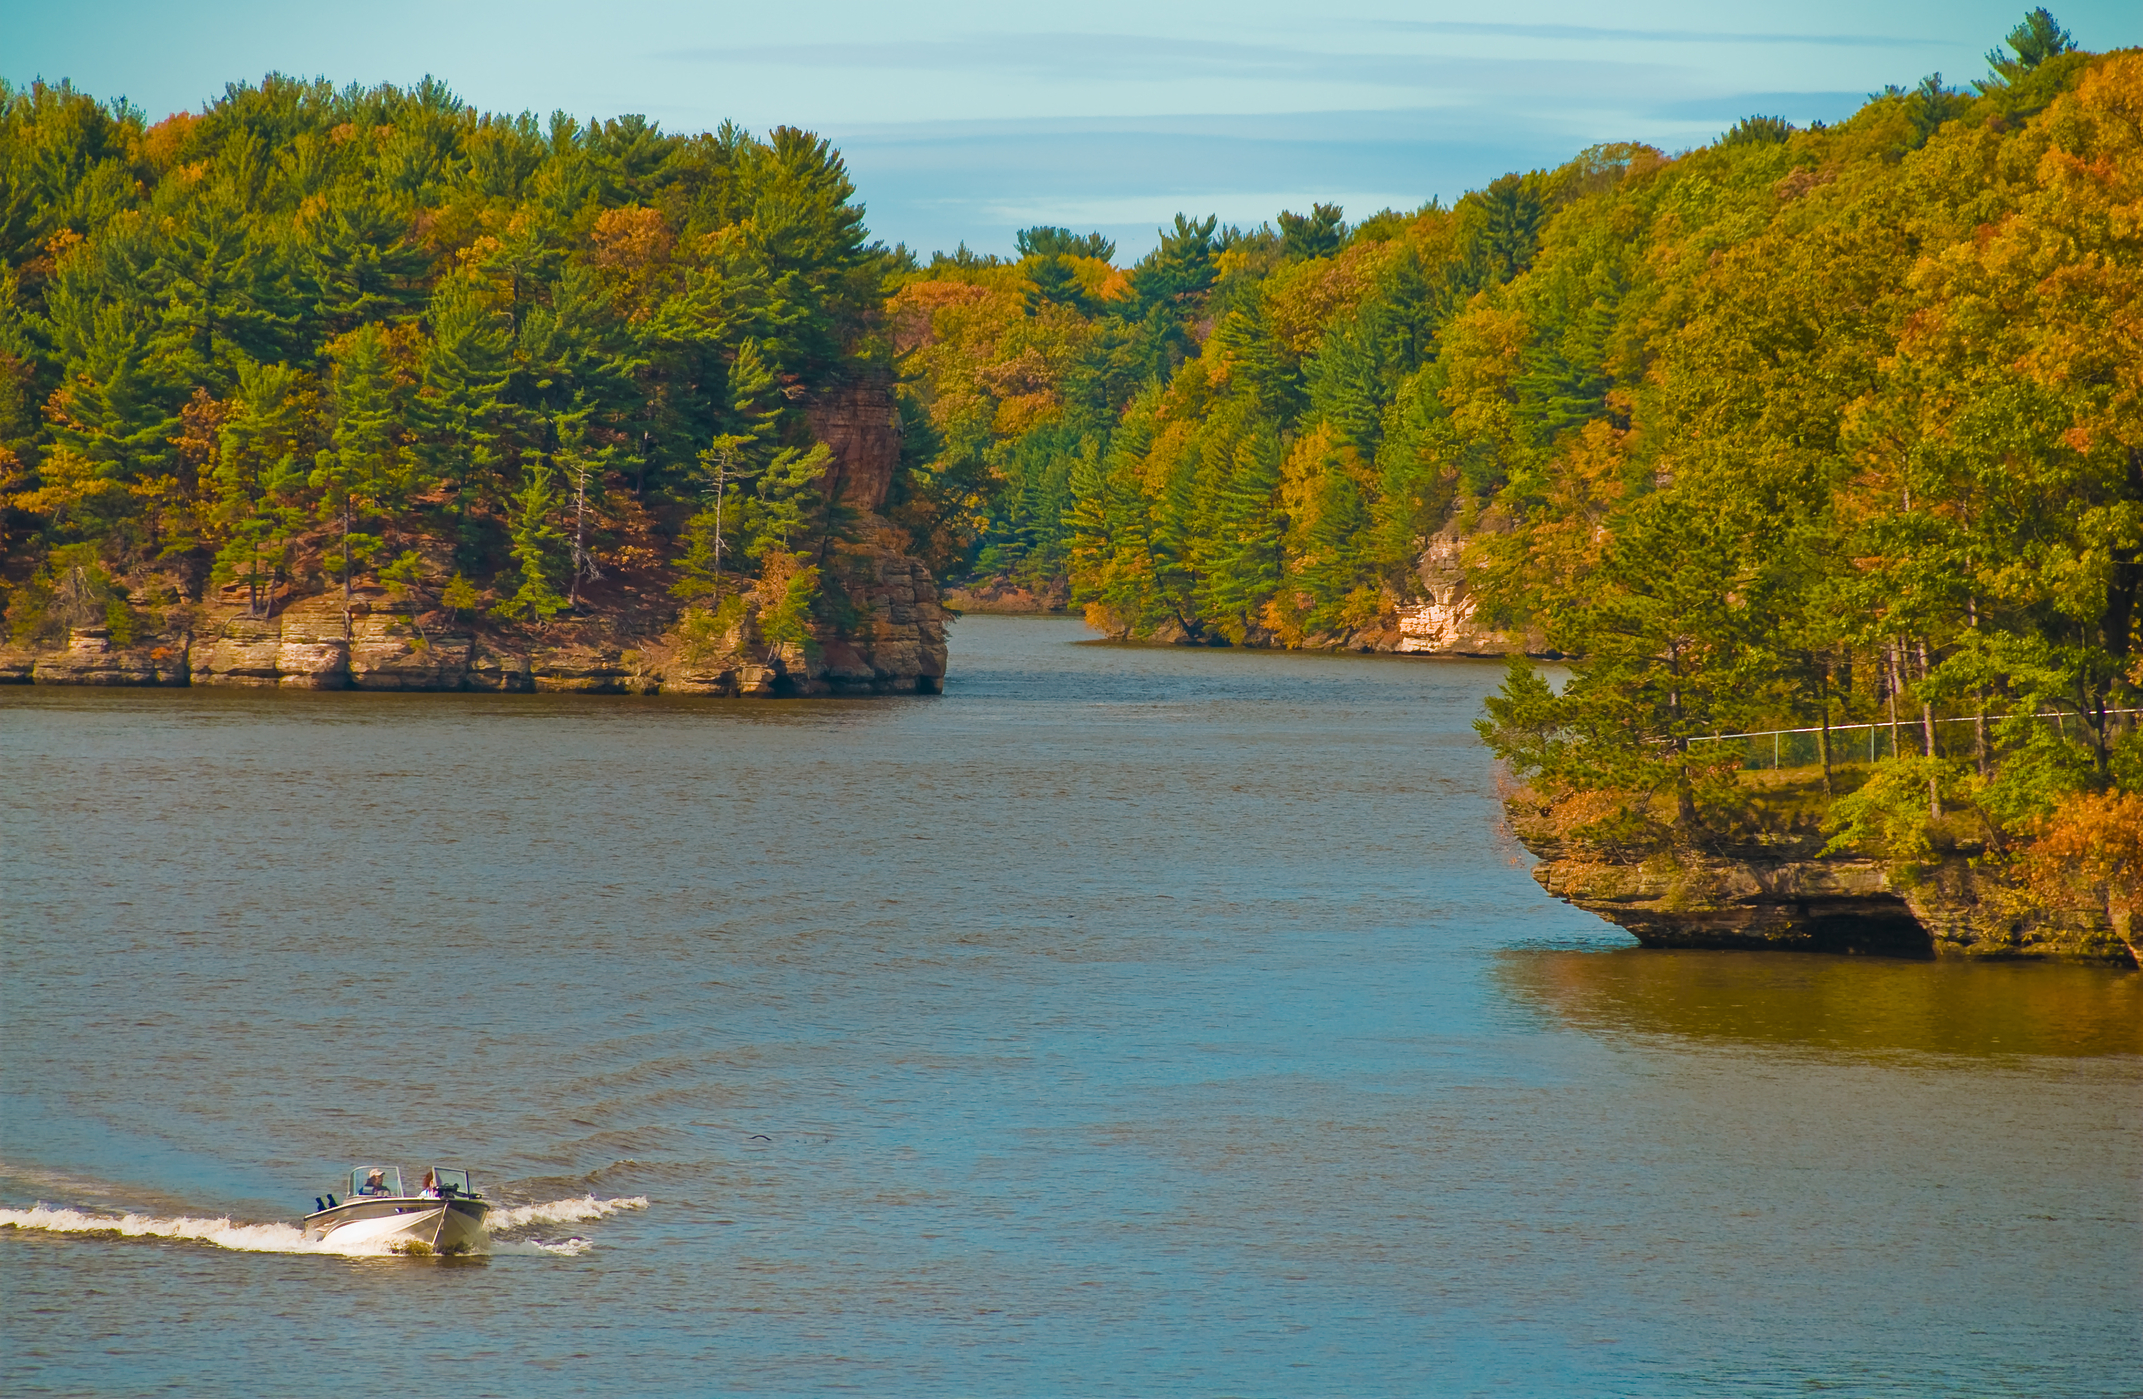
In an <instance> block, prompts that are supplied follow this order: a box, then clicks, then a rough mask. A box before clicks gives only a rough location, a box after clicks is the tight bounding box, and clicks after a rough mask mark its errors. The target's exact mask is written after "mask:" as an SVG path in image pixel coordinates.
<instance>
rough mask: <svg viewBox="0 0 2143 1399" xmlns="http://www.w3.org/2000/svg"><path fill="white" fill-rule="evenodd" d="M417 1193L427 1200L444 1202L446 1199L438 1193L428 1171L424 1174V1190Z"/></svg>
mask: <svg viewBox="0 0 2143 1399" xmlns="http://www.w3.org/2000/svg"><path fill="white" fill-rule="evenodd" d="M417 1193H418V1194H419V1195H420V1196H422V1197H423V1198H424V1199H427V1200H444V1199H445V1198H446V1196H445V1195H443V1194H441V1193H440V1190H439V1186H438V1185H437V1184H436V1183H435V1182H434V1181H433V1180H432V1173H431V1172H430V1171H426V1172H425V1173H424V1189H422V1190H421V1191H419V1192H417Z"/></svg>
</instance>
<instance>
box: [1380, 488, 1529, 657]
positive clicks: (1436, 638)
mask: <svg viewBox="0 0 2143 1399" xmlns="http://www.w3.org/2000/svg"><path fill="white" fill-rule="evenodd" d="M1466 539H1467V537H1466V535H1464V534H1463V533H1461V532H1460V530H1459V527H1458V522H1457V521H1455V520H1454V521H1453V522H1451V523H1450V524H1447V525H1445V526H1444V527H1443V528H1442V529H1440V530H1438V531H1437V532H1436V533H1435V534H1433V535H1431V536H1430V537H1429V540H1428V543H1427V544H1426V546H1424V547H1423V549H1422V551H1421V561H1420V563H1419V564H1417V565H1416V567H1415V572H1416V574H1417V575H1418V576H1419V577H1420V579H1421V590H1422V592H1423V594H1424V595H1425V596H1424V600H1423V601H1421V602H1419V603H1416V604H1414V605H1413V606H1410V607H1403V608H1401V609H1400V610H1399V638H1398V642H1397V644H1396V645H1395V646H1394V647H1393V648H1392V649H1393V650H1395V651H1402V652H1407V653H1413V654H1421V655H1443V656H1503V655H1508V654H1509V653H1510V652H1512V651H1514V650H1523V649H1525V648H1524V647H1523V646H1521V645H1519V644H1518V643H1515V642H1513V640H1512V639H1511V638H1510V637H1509V636H1507V635H1505V634H1504V633H1503V632H1500V631H1496V630H1494V629H1493V628H1491V627H1487V626H1483V625H1481V624H1480V623H1479V622H1478V621H1476V620H1475V615H1474V614H1475V611H1476V609H1477V608H1478V607H1479V602H1478V600H1477V599H1476V598H1475V597H1474V595H1473V592H1472V589H1471V588H1470V587H1469V586H1468V585H1467V581H1466V566H1465V561H1464V553H1465V548H1466Z"/></svg>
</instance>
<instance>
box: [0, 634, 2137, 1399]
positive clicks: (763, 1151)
mask: <svg viewBox="0 0 2143 1399" xmlns="http://www.w3.org/2000/svg"><path fill="white" fill-rule="evenodd" d="M1085 636H1086V633H1085V632H1084V630H1083V629H1082V628H1080V627H1079V626H1078V625H1077V624H1075V623H1066V622H1054V621H1039V620H1022V619H1008V618H988V617H970V618H967V619H965V620H963V621H961V622H960V623H959V624H958V625H957V627H956V628H955V629H954V650H953V664H952V677H951V680H950V682H949V684H948V686H947V691H946V693H945V694H944V695H943V696H941V697H935V698H903V699H873V700H856V701H840V700H831V701H796V702H753V701H744V702H725V701H701V700H680V701H668V700H659V699H628V698H618V699H607V698H580V697H540V696H529V697H516V696H489V695H482V696H479V695H366V694H343V695H315V694H277V693H268V694H259V693H243V692H237V693H234V692H215V691H203V690H182V691H169V692H148V691H131V692H112V693H97V692H89V691H64V690H63V691H54V690H43V689H17V690H11V691H7V692H4V693H0V773H4V780H5V790H6V800H5V803H4V805H0V878H4V895H5V898H4V903H0V918H4V921H5V928H4V954H0V955H4V964H0V976H4V982H0V1010H4V1020H0V1073H4V1087H5V1097H4V1100H0V1103H4V1106H0V1207H5V1208H4V1210H0V1290H4V1293H5V1298H4V1302H5V1305H4V1315H0V1389H4V1390H5V1392H7V1393H8V1394H11V1395H30V1394H69V1395H76V1394H148V1393H158V1394H166V1393H168V1394H221V1393H231V1392H245V1393H263V1394H265V1393H275V1394H286V1395H323V1396H324V1395H338V1396H340V1395H349V1394H369V1393H403V1394H427V1393H442V1392H455V1393H466V1394H508V1395H566V1394H687V1393H710V1394H711V1393H740V1394H819V1393H827V1392H848V1391H861V1392H865V1393H872V1394H887V1395H896V1394H898V1395H951V1394H960V1395H1058V1394H1062V1395H1071V1394H1080V1395H1086V1394H1093V1395H1149V1394H1213V1395H1218V1394H1245V1395H1253V1394H1254V1395H1415V1394H1473V1393H1488V1392H1496V1393H1512V1392H1517V1393H1540V1392H1563V1393H1589V1394H1619V1395H1651V1394H1660V1395H1688V1394H1736V1395H1743V1394H1789V1393H1790V1394H1802V1393H1805V1392H1807V1391H1810V1390H1815V1389H1824V1390H1830V1391H1836V1392H1842V1393H1848V1394H1898V1395H1916V1396H1917V1395H1936V1394H1960V1395H1962V1394H1974V1395H1984V1394H2030V1395H2104V1394H2109V1393H2121V1392H2133V1391H2135V1390H2136V1389H2137V1388H2138V1387H2139V1386H2143V1371H2139V1368H2138V1362H2137V1356H2138V1354H2139V1353H2143V1349H2139V1345H2143V1335H2139V1321H2138V1282H2139V1278H2143V1217H2139V1216H2143V1210H2139V1199H2138V1181H2139V1178H2143V1125H2139V1124H2143V1114H2139V1111H2138V1109H2139V1107H2143V989H2139V988H2143V979H2139V978H2138V977H2137V976H2135V975H2134V974H2124V973H2118V972H2110V971H2103V970H2098V969H2089V968H2071V967H2030V966H1957V965H1950V964H1942V963H1929V964H1921V963H1909V962H1885V961H1876V960H1865V959H1834V958H1824V957H1809V956H1791V955H1783V954H1773V955H1762V954H1740V953H1648V952H1641V951H1638V950H1635V949H1634V948H1633V947H1632V946H1631V945H1630V944H1629V942H1628V940H1627V939H1626V938H1624V937H1623V936H1622V935H1620V934H1619V933H1617V932H1616V931H1615V930H1614V929H1612V928H1610V927H1608V926H1607V925H1605V924H1603V923H1600V922H1598V921H1597V920H1594V919H1592V918H1591V917H1589V916H1588V915H1585V914H1582V913H1579V912H1576V911H1574V910H1572V909H1569V908H1567V907H1565V906H1563V905H1561V904H1558V903H1556V902H1554V901H1552V900H1550V899H1549V898H1547V897H1546V896H1545V895H1544V894H1542V893H1541V892H1540V891H1539V889H1538V888H1537V887H1536V886H1535V885H1534V884H1533V882H1532V880H1531V879H1530V878H1528V876H1527V873H1526V863H1527V860H1526V857H1525V856H1524V854H1523V852H1522V851H1520V850H1518V849H1517V848H1516V847H1515V846H1513V845H1512V844H1510V843H1509V841H1508V839H1507V837H1504V836H1502V835H1501V834H1499V828H1498V825H1497V820H1496V812H1497V808H1496V804H1495V775H1494V772H1493V770H1492V768H1491V765H1490V763H1489V761H1488V758H1487V756H1486V754H1485V752H1484V751H1483V750H1482V749H1481V747H1480V746H1479V744H1478V743H1477V742H1476V740H1475V739H1474V737H1473V735H1472V733H1471V731H1470V727H1469V726H1470V724H1471V721H1472V720H1473V719H1474V717H1475V716H1476V715H1477V714H1478V712H1479V707H1480V699H1481V696H1482V695H1483V694H1484V693H1485V692H1487V691H1488V690H1489V689H1490V688H1492V687H1493V685H1494V684H1495V683H1496V680H1497V676H1498V674H1499V670H1498V668H1497V667H1495V666H1492V665H1484V664H1470V663H1463V662H1458V663H1453V662H1431V661H1406V660H1393V659H1382V660H1371V659H1359V658H1335V657H1316V656H1298V655H1250V654H1240V653H1229V652H1209V651H1190V650H1180V649H1178V650H1168V649H1135V648H1124V647H1112V646H1104V645H1098V644H1092V643H1085V644H1082V638H1084V637H1085ZM373 1159H381V1160H388V1161H398V1162H400V1163H401V1164H402V1165H403V1167H404V1168H405V1170H408V1169H412V1168H414V1169H417V1170H421V1169H422V1167H423V1166H424V1165H426V1164H430V1163H433V1162H439V1163H443V1164H448V1165H461V1166H466V1167H468V1168H469V1169H471V1170H473V1171H474V1172H475V1173H476V1175H477V1178H478V1182H479V1184H480V1185H483V1186H485V1187H486V1188H487V1189H488V1191H489V1193H490V1194H491V1195H492V1196H493V1197H494V1198H495V1199H496V1200H498V1201H499V1202H500V1203H501V1204H502V1205H511V1206H513V1207H514V1213H512V1214H510V1215H505V1216H502V1220H501V1223H502V1227H501V1228H500V1229H499V1230H498V1231H497V1232H498V1235H499V1243H498V1246H497V1251H496V1252H495V1253H494V1254H492V1255H491V1256H489V1257H485V1258H479V1259H465V1260H414V1259H405V1258H386V1257H347V1256H340V1255H323V1254H320V1253H318V1252H314V1251H311V1250H310V1246H308V1245H304V1244H302V1243H300V1242H298V1241H297V1235H296V1231H295V1230H293V1229H291V1228H290V1227H289V1225H288V1221H290V1220H292V1219H294V1218H296V1217H297V1216H298V1215H300V1214H302V1213H303V1212H304V1210H306V1209H307V1208H310V1202H311V1200H312V1197H313V1196H315V1195H317V1194H320V1193H322V1192H323V1191H325V1190H328V1189H331V1188H334V1187H335V1180H336V1176H337V1175H338V1173H340V1172H342V1171H344V1170H346V1169H347V1168H348V1167H349V1166H350V1165H351V1164H353V1163H357V1162H359V1161H368V1160H373Z"/></svg>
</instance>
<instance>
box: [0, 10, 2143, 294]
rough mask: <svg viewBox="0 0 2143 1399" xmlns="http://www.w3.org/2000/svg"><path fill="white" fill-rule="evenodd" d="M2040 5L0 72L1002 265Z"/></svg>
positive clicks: (1685, 110) (831, 21) (220, 16)
mask: <svg viewBox="0 0 2143 1399" xmlns="http://www.w3.org/2000/svg"><path fill="white" fill-rule="evenodd" d="M2024 8H2025V6H2024V5H2023V4H2022V3H2021V0H1942V2H1941V3H1932V2H1931V0H1900V2H1899V3H1884V2H1883V0H1873V2H1872V3H1857V4H1856V3H1845V0H1807V2H1806V3H1801V4H1796V5H1791V6H1781V5H1776V4H1772V5H1763V6H1756V5H1745V6H1739V5H1726V4H1718V3H1712V4H1702V3H1682V2H1679V0H1676V2H1673V3H1647V4H1620V5H1605V4H1590V5H1586V4H1576V3H1567V2H1566V0H1545V2H1542V3H1533V2H1531V0H1510V3H1504V4H1500V5H1496V6H1494V7H1493V8H1484V7H1483V6H1482V5H1480V4H1478V3H1473V4H1467V3H1457V2H1456V0H1417V2H1416V3H1412V4H1401V3H1382V0H1371V2H1368V3H1355V2H1354V0H1343V2H1342V3H1336V4H1327V5H1322V6H1316V5H1304V4H1295V5H1280V4H1274V3H1269V0H1238V3H1228V4H1222V3H1215V2H1214V0H1187V2H1186V3H1173V4H1171V3H1166V0H1160V2H1159V3H1155V2H1154V0H1149V3H1144V4H1134V3H1121V0H1090V2H1089V3H1084V4H1081V5H1078V6H1063V7H1054V8H1049V9H1043V8H1040V7H1034V8H1015V7H1009V6H1005V5H1002V4H999V5H991V6H984V5H980V4H968V3H955V4H932V5H908V6H897V5H888V4H883V3H877V4H871V3H858V0H805V2H803V3H789V4H767V3H764V0H761V2H760V3H756V4H751V5H745V4H735V3H708V2H707V0H699V2H698V3H693V2H692V0H639V2H638V3H617V4H608V5H605V4H600V3H594V4H591V3H571V4H567V3H554V0H533V2H532V3H499V2H498V0H476V2H475V3H452V2H451V0H430V3H413V2H412V0H374V3H369V4H366V5H364V6H362V7H358V6H352V5H347V4H334V5H329V4H319V3H309V0H278V3H262V2H261V0H231V2H230V3H221V4H213V3H212V4H205V5H204V4H196V5H182V4H174V3H171V0H161V2H160V3H144V2H143V0H76V3H73V4H64V5H55V4H50V3H43V2H42V0H41V2H40V3H36V4H34V5H33V4H30V3H27V2H26V0H0V13H4V14H5V21H4V23H0V74H4V75H5V76H6V77H7V78H8V79H10V80H11V81H14V82H17V83H21V82H25V81H27V80H29V79H30V78H32V77H36V76H40V75H41V76H43V77H46V78H54V79H56V78H59V77H62V76H65V77H69V78H72V79H73V80H74V82H75V84H76V85H77V86H78V87H81V88H84V89H86V90H88V91H90V92H94V93H97V94H99V95H101V96H116V95H124V96H126V97H129V98H131V99H132V100H133V101H135V102H136V103H138V104H140V105H141V106H142V107H144V108H146V109H147V110H148V111H149V112H150V113H151V115H152V117H155V116H162V115H163V114H165V113H167V112H170V111H175V110H178V109H180V108H190V107H197V106H199V105H200V104H201V102H202V101H203V100H204V99H206V98H207V97H209V96H210V95H212V94H214V93H217V92H220V91H221V90H222V87H223V85H224V83H226V82H228V81H231V80H233V79H240V78H245V79H257V78H258V77H259V76H260V75H261V74H262V73H264V72H267V71H269V70H271V69H278V70H281V71H283V72H288V73H295V74H301V75H305V76H313V75H316V74H324V75H326V76H328V77H330V78H333V79H334V80H336V81H337V82H347V81H352V80H354V81H359V82H364V83H372V82H377V81H381V80H392V81H395V82H404V83H406V82H410V81H413V80H415V79H416V78H419V77H421V76H423V75H424V74H426V73H431V74H435V75H437V76H438V77H440V78H443V79H445V80H446V81H447V82H448V83H449V84H451V85H452V86H453V88H454V89H455V91H457V92H458V93H460V94H461V95H462V96H463V97H464V98H466V99H468V100H469V101H471V102H473V103H475V104H477V105H479V106H482V107H485V108H491V109H505V110H513V111H518V110H521V109H524V108H526V109H531V110H534V111H537V112H539V113H548V112H550V111H551V110H553V109H556V108H564V109H565V110H567V111H570V112H573V113H575V114H577V115H580V116H582V117H586V116H590V115H601V116H614V115H616V114H618V113H621V112H642V113H645V114H647V115H648V116H650V117H653V118H655V119H656V120H658V121H660V122H661V123H662V124H663V126H664V127H666V128H669V129H672V130H679V129H691V130H698V129H704V128H707V127H711V126H714V125H717V124H719V123H720V122H721V121H722V120H723V119H725V118H731V119H734V120H736V121H738V122H741V123H743V124H745V125H747V126H750V127H753V128H757V129H764V128H766V127H768V126H771V125H774V124H776V123H781V122H787V123H790V124H792V125H797V126H805V127H809V128H811V129H813V130H816V131H820V132H822V133H824V134H826V135H829V136H831V137H833V138H834V140H835V141H836V142H837V143H838V144H839V145H840V147H841V149H842V150H843V151H844V152H845V153H846V154H847V157H848V160H849V165H850V168H851V170H852V171H853V173H854V176H855V179H856V183H857V185H858V187H859V189H860V191H861V197H862V199H863V201H864V203H865V204H866V205H867V207H868V209H869V214H870V224H871V228H872V230H873V231H874V232H875V233H877V234H878V235H879V236H881V237H883V238H885V239H886V240H887V241H888V242H892V241H904V242H906V243H908V244H909V245H910V246H912V247H916V248H918V249H920V250H922V251H923V252H925V253H928V252H929V251H930V250H932V249H934V248H948V249H949V248H951V247H952V246H953V245H954V244H956V243H958V242H960V241H962V240H965V241H966V242H967V243H968V245H969V246H970V247H974V248H977V249H979V250H983V251H997V252H1007V251H1010V249H1011V245H1012V234H1013V231H1014V230H1016V229H1018V228H1022V227H1025V226H1027V225H1029V224H1035V223H1054V224H1069V225H1073V226H1075V227H1077V228H1079V229H1081V230H1082V231H1083V230H1085V229H1089V228H1099V229H1101V230H1103V231H1104V232H1106V233H1108V234H1110V235H1111V236H1112V237H1115V238H1116V239H1117V240H1118V242H1119V244H1120V256H1122V257H1126V258H1128V257H1130V256H1136V255H1137V254H1139V253H1141V252H1143V251H1145V250H1146V249H1147V248H1149V247H1151V246H1152V243H1153V237H1154V233H1153V230H1154V226H1155V225H1156V224H1158V223H1162V222H1165V221H1167V220H1168V218H1169V217H1170V216H1171V215H1172V214H1174V213H1175V212H1176V211H1177V210H1179V209H1181V210H1185V211H1188V212H1193V213H1218V214H1219V215H1220V216H1221V218H1222V219H1223V220H1224V221H1227V222H1233V223H1256V222H1258V221H1260V220H1264V219H1268V218H1271V217H1272V216H1273V215H1274V214H1275V213H1276V212H1277V211H1279V210H1280V209H1282V208H1295V209H1302V208H1306V207H1307V206H1308V205H1309V203H1310V202H1311V201H1312V200H1317V199H1322V200H1326V201H1328V202H1337V203H1340V204H1343V205H1345V206H1346V208H1347V210H1348V213H1349V215H1350V217H1359V216H1360V215H1363V214H1367V213H1370V212H1373V211H1375V210H1376V209H1379V208H1382V207H1385V206H1387V205H1390V206H1395V207H1402V208H1411V207H1414V206H1417V205H1419V204H1421V203H1422V202H1424V201H1425V200H1427V199H1428V198H1429V197H1431V196H1432V195H1433V196H1439V197H1441V198H1443V199H1444V200H1446V201H1449V200H1451V199H1454V198H1456V197H1457V196H1459V195H1461V194H1463V193H1465V191H1467V190H1469V189H1474V188H1478V187H1479V186H1481V185H1483V184H1485V183H1487V182H1488V181H1489V180H1491V179H1493V178H1495V176H1497V175H1498V174H1501V173H1502V172H1504V171H1505V170H1511V169H1524V168H1530V167H1533V166H1538V165H1552V164H1555V163H1558V162H1560V161H1561V160H1563V159H1566V158H1567V157H1568V156H1569V155H1571V154H1572V153H1574V152H1575V151H1577V150H1579V149H1581V148H1583V147H1584V146H1587V145H1590V144H1593V143H1594V142H1598V141H1610V140H1642V141H1649V142H1652V143H1653V144H1655V145H1659V146H1663V147H1665V148H1667V149H1668V150H1670V151H1671V150H1679V149H1683V148H1686V147H1689V146H1692V145H1696V144H1700V143H1702V142H1705V141H1708V140H1710V139H1711V138H1712V137H1713V136H1714V135H1716V134H1717V133H1718V132H1719V131H1720V130H1721V129H1723V128H1724V127H1726V126H1728V125H1730V124H1731V123H1732V122H1733V121H1734V120H1735V119H1737V118H1739V117H1742V116H1746V115H1749V114H1751V113H1758V112H1761V113H1767V114H1774V115H1779V116H1784V117H1787V118H1789V119H1791V120H1793V121H1796V122H1805V121H1808V120H1810V119H1812V118H1825V119H1835V118H1837V117H1841V116H1844V115H1845V114H1847V113H1848V112H1850V111H1851V110H1852V109H1853V108H1854V107H1855V106H1857V105H1858V104H1859V102H1860V101H1861V100H1862V99H1863V97H1864V95H1865V94H1866V93H1867V92H1869V91H1870V90H1872V89H1877V88H1880V87H1881V86H1882V85H1883V84H1884V83H1888V82H1895V83H1901V84H1909V83H1913V82H1916V81H1918V80H1919V78H1920V77H1921V76H1923V75H1924V74H1926V73H1929V72H1933V71H1938V70H1939V71H1940V72H1941V73H1943V75H1944V76H1945V78H1946V79H1947V80H1948V81H1950V82H1952V83H1957V84H1961V83H1963V82H1964V81H1966V80H1967V79H1969V78H1972V77H1976V76H1980V75H1982V74H1983V73H1984V72H1985V66H1986V65H1985V61H1984V59H1983V57H1982V55H1983V54H1984V53H1985V51H1986V50H1987V49H1988V48H1989V47H1991V46H1993V45H1994V44H1996V43H1997V42H1999V40H2000V37H2001V36H2002V35H2003V34H2004V33H2006V32H2007V31H2008V30H2009V28H2010V27H2011V26H2012V25H2014V24H2015V23H2016V21H2017V19H2018V18H2019V17H2020V15H2021V13H2022V11H2023V10H2024ZM2052 8H2053V9H2054V12H2055V14H2056V15H2057V16H2058V17H2059V18H2060V20H2061V22H2062V23H2063V24H2064V25H2065V26H2067V28H2068V29H2069V30H2070V31H2071V32H2072V33H2074V34H2075V36H2076V39H2077V41H2078V42H2079V43H2080V44H2082V45H2084V46H2085V47H2087V48H2092V49H2109V48H2117V47H2122V46H2125V45H2133V44H2138V43H2143V5H2138V4H2136V3H2135V0H2090V3H2087V4H2077V3H2057V4H2055V5H2053V7H2052Z"/></svg>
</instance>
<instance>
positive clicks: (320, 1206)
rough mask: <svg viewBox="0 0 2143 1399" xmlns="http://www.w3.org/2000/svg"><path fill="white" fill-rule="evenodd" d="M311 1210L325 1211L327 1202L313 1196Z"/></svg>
mask: <svg viewBox="0 0 2143 1399" xmlns="http://www.w3.org/2000/svg"><path fill="white" fill-rule="evenodd" d="M313 1208H314V1209H316V1210H325V1209H326V1208H327V1201H325V1200H323V1199H321V1198H320V1197H319V1196H318V1195H315V1196H313Z"/></svg>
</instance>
